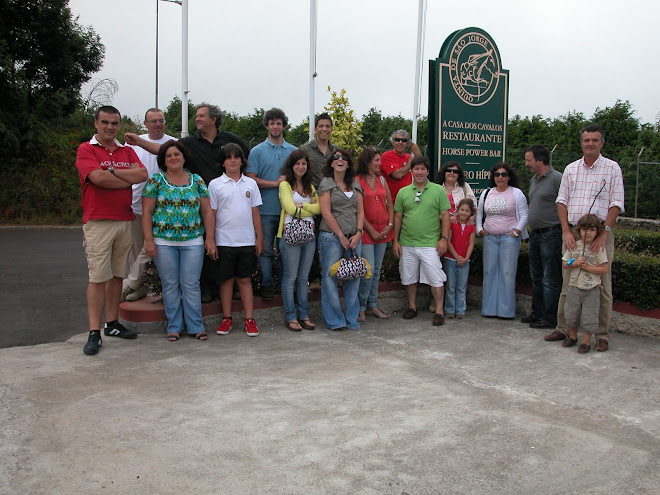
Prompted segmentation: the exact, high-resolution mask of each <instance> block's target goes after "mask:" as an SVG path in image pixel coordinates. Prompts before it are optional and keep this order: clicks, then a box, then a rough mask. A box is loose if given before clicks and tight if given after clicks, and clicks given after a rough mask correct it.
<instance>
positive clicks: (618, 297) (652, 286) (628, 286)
mask: <svg viewBox="0 0 660 495" xmlns="http://www.w3.org/2000/svg"><path fill="white" fill-rule="evenodd" d="M612 295H613V297H614V300H615V301H625V302H629V303H631V304H635V305H636V306H638V307H640V308H642V309H651V308H660V258H658V257H651V256H644V255H641V254H631V253H618V252H616V251H615V252H614V262H613V263H612Z"/></svg>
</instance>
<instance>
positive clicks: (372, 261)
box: [358, 242, 387, 311]
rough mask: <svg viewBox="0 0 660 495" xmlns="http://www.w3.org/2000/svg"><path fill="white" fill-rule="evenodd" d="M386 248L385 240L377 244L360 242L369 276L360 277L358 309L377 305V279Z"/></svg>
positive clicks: (362, 309) (363, 309)
mask: <svg viewBox="0 0 660 495" xmlns="http://www.w3.org/2000/svg"><path fill="white" fill-rule="evenodd" d="M386 249H387V243H386V242H379V243H378V244H362V257H363V258H364V259H365V260H367V263H369V266H370V267H371V278H361V279H360V291H359V293H358V297H359V298H360V311H366V309H367V308H377V307H378V281H379V280H380V269H381V267H382V266H383V256H385V250H386Z"/></svg>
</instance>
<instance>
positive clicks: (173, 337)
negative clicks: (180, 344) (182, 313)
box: [167, 333, 179, 342]
mask: <svg viewBox="0 0 660 495" xmlns="http://www.w3.org/2000/svg"><path fill="white" fill-rule="evenodd" d="M167 340H169V341H170V342H176V341H177V340H179V334H178V333H168V334H167Z"/></svg>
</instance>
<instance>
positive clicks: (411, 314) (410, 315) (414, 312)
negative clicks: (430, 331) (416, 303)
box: [403, 308, 417, 320]
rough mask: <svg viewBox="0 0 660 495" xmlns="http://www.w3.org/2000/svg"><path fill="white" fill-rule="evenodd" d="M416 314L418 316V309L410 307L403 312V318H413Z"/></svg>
mask: <svg viewBox="0 0 660 495" xmlns="http://www.w3.org/2000/svg"><path fill="white" fill-rule="evenodd" d="M415 316H417V310H416V309H412V308H408V309H406V310H405V311H404V312H403V319H404V320H412V319H413V318H414V317H415Z"/></svg>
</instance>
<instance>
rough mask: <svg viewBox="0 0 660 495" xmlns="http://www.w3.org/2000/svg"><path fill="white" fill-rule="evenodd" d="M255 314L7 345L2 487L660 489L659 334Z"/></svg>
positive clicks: (475, 317)
mask: <svg viewBox="0 0 660 495" xmlns="http://www.w3.org/2000/svg"><path fill="white" fill-rule="evenodd" d="M314 311H315V313H314V314H315V315H316V321H317V322H319V323H320V318H319V317H318V303H315V304H314ZM235 320H236V321H240V320H239V319H238V315H236V316H235ZM258 322H259V323H260V326H261V330H262V334H261V335H260V336H259V337H257V338H248V337H247V336H246V335H245V334H244V333H242V332H241V331H240V330H238V329H235V330H234V331H233V332H232V333H230V334H229V335H227V336H216V335H215V334H212V335H210V337H209V340H208V341H207V342H199V341H197V340H194V339H192V338H182V339H181V340H180V341H179V342H176V343H170V342H167V341H166V339H165V337H164V335H161V334H155V333H143V334H141V335H140V337H139V338H138V339H137V340H134V341H123V340H117V339H113V338H105V339H104V342H103V347H102V348H101V351H100V353H99V354H98V355H97V356H85V355H83V353H82V346H83V344H84V342H85V340H86V335H85V334H78V335H76V336H74V337H73V338H71V339H69V340H67V341H66V342H60V343H49V344H43V345H37V346H31V347H12V348H8V349H2V350H0V362H1V363H2V366H1V367H0V377H1V378H0V382H1V387H2V391H1V402H0V425H2V426H1V428H0V459H1V460H0V493H3V494H21V495H23V494H101V493H102V494H150V495H151V494H182V493H186V494H261V493H268V494H270V495H272V494H325V493H331V494H349V493H350V494H353V493H359V494H397V495H402V494H411V495H412V494H437V493H447V494H526V493H530V494H572V493H575V494H577V493H580V494H608V495H612V494H631V495H633V494H634V495H639V494H658V493H660V392H659V391H660V373H659V368H660V360H659V359H658V357H659V356H660V340H658V339H655V338H648V337H635V336H627V335H621V334H615V335H613V336H612V339H611V341H610V344H611V347H610V350H609V351H608V352H605V353H596V352H594V351H592V352H590V353H589V354H587V355H579V354H577V351H576V347H573V348H571V349H565V348H562V347H561V345H560V344H559V343H557V342H554V343H548V342H544V341H543V339H542V336H543V334H544V331H543V330H532V329H530V328H528V327H527V326H526V325H523V324H521V323H520V322H514V321H501V320H493V319H484V318H482V317H480V316H479V314H478V313H477V312H474V311H472V312H469V313H468V316H467V318H466V319H465V320H448V322H447V323H446V324H445V326H443V327H432V326H431V324H430V322H431V314H430V313H428V312H422V313H421V315H420V316H419V317H417V318H416V319H414V320H410V321H404V320H402V319H401V318H400V315H395V316H393V317H392V319H390V320H376V319H373V318H370V319H369V320H368V321H367V323H366V324H365V325H364V326H363V328H362V329H361V330H360V331H358V332H349V331H346V332H332V331H328V330H324V329H321V328H320V327H321V325H319V329H318V330H316V331H303V332H302V333H294V332H290V331H289V330H287V329H286V328H284V326H283V324H282V318H281V309H279V310H275V309H273V310H263V311H262V312H260V313H259V315H258ZM211 324H212V323H209V325H211ZM210 328H211V327H210V326H209V329H210Z"/></svg>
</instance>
